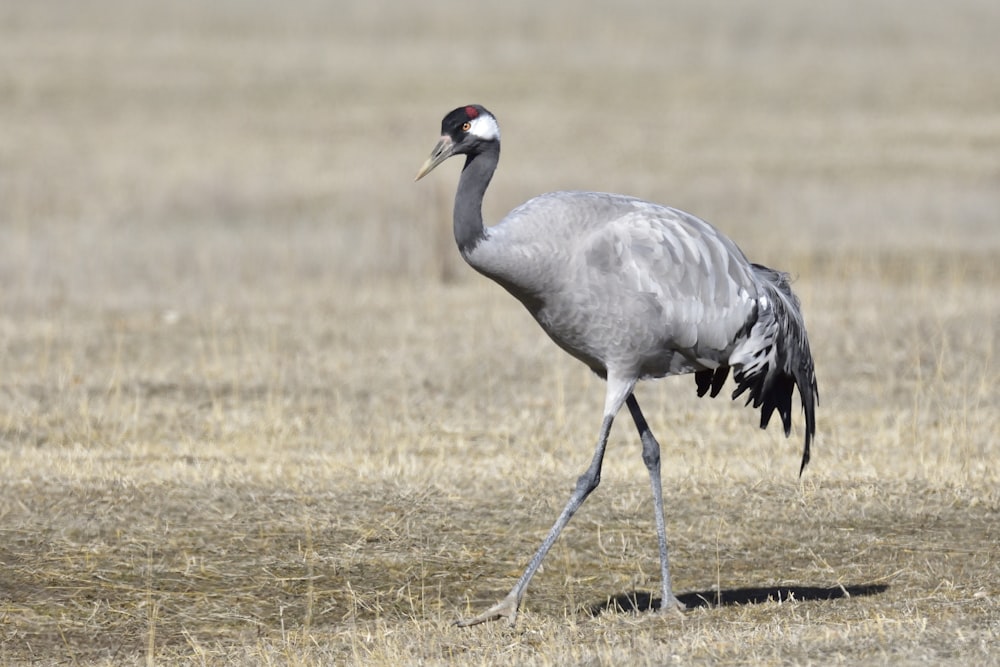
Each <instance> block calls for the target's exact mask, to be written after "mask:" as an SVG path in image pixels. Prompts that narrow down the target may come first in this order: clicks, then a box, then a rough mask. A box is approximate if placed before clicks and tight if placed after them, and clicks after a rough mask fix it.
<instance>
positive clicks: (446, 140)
mask: <svg viewBox="0 0 1000 667" xmlns="http://www.w3.org/2000/svg"><path fill="white" fill-rule="evenodd" d="M454 151H455V143H454V142H453V141H452V140H451V137H449V136H448V135H447V134H444V135H442V136H441V139H440V140H439V141H438V142H437V145H436V146H435V147H434V150H432V151H431V155H430V157H428V158H427V162H424V166H422V167H421V168H420V171H418V172H417V177H416V178H414V179H413V180H414V181H419V180H420V179H421V178H423V177H424V176H426V175H427V174H429V173H431V170H432V169H434V167H436V166H438V165H439V164H441V163H442V162H444V161H445V160H447V159H448V158H450V157H451V156H452V153H453V152H454Z"/></svg>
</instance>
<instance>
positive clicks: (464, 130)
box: [462, 121, 472, 132]
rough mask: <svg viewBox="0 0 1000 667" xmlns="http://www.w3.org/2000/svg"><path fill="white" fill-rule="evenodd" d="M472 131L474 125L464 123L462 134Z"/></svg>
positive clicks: (467, 122)
mask: <svg viewBox="0 0 1000 667" xmlns="http://www.w3.org/2000/svg"><path fill="white" fill-rule="evenodd" d="M471 129H472V123H470V122H469V121H465V122H464V123H462V132H468V131H469V130H471Z"/></svg>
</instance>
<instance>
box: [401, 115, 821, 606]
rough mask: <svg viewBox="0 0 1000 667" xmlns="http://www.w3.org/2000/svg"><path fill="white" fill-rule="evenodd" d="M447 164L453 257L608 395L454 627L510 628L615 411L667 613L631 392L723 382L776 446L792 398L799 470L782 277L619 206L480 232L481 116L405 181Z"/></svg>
mask: <svg viewBox="0 0 1000 667" xmlns="http://www.w3.org/2000/svg"><path fill="white" fill-rule="evenodd" d="M456 153H464V154H465V155H466V156H467V157H466V164H465V168H464V169H463V171H462V176H461V178H460V180H459V186H458V191H457V193H456V197H455V213H454V229H455V240H456V242H457V244H458V247H459V250H460V252H461V253H462V256H463V257H464V258H465V260H466V261H467V262H468V263H469V264H470V265H471V266H472V267H473V268H475V269H476V270H477V271H479V272H480V273H482V274H484V275H485V276H487V277H489V278H491V279H493V280H494V281H496V282H497V283H498V284H500V285H502V286H503V287H504V288H505V289H506V290H507V291H508V292H510V293H511V294H512V295H513V296H514V297H516V298H517V299H518V300H519V301H521V303H523V304H524V306H525V307H526V308H527V309H528V311H529V312H530V313H531V314H532V316H533V317H534V318H535V320H536V321H537V322H538V323H539V325H540V326H541V327H542V329H544V330H545V332H546V333H547V334H548V335H549V337H551V338H552V340H553V341H555V342H556V344H557V345H559V346H560V347H561V348H562V349H563V350H565V351H566V352H568V353H569V354H571V355H572V356H574V357H576V358H577V359H579V360H580V361H582V362H583V363H584V364H586V365H587V366H589V367H590V368H591V369H592V370H593V371H594V372H595V373H597V374H598V375H599V376H601V377H602V378H605V379H606V380H607V381H608V391H607V395H606V400H605V410H604V421H603V422H602V426H601V431H600V434H599V438H598V444H597V449H596V451H595V453H594V458H593V460H592V462H591V466H590V468H588V470H587V471H586V472H585V473H584V474H583V475H582V476H581V477H580V479H579V480H578V482H577V488H576V489H575V490H574V493H573V495H572V496H571V498H570V501H569V503H568V504H567V506H566V508H565V510H564V511H563V513H562V514H561V515H560V517H559V519H558V520H557V521H556V524H555V525H554V526H553V528H552V531H551V532H550V533H549V536H548V538H546V541H545V542H544V543H543V544H542V546H541V548H540V549H539V550H538V552H537V553H536V554H535V557H534V558H533V559H532V561H531V563H530V564H529V565H528V568H527V569H526V571H525V572H524V574H523V575H522V577H521V579H520V580H519V581H518V583H517V585H515V587H514V589H513V590H512V591H511V592H510V594H509V595H508V596H507V598H505V600H504V601H502V602H500V603H498V604H497V605H496V606H494V607H493V608H491V609H490V610H488V611H487V612H485V613H483V614H480V615H479V616H476V617H474V618H472V619H469V620H468V621H464V622H462V624H463V625H470V624H474V623H479V622H483V621H486V620H492V619H494V618H497V617H500V616H506V617H508V618H509V619H510V620H511V621H513V619H514V618H515V617H516V613H517V608H518V605H519V604H520V600H521V598H522V596H523V595H524V591H525V590H526V588H527V585H528V582H529V581H530V579H531V577H532V576H533V575H534V572H535V571H536V570H537V568H538V566H539V565H540V564H541V561H542V559H543V558H544V556H545V554H546V552H547V551H548V549H549V548H550V547H551V545H552V543H554V542H555V539H556V538H557V537H558V535H559V533H560V532H561V530H562V528H563V527H564V526H565V525H566V523H568V521H569V519H570V517H571V516H572V515H573V513H574V512H575V511H576V509H577V508H578V507H579V506H580V505H581V504H582V503H583V500H584V499H585V498H586V497H587V495H588V494H589V493H590V492H591V491H592V490H593V489H594V488H596V486H597V484H598V483H599V481H600V468H601V462H602V460H603V456H604V448H605V445H606V443H607V436H608V432H609V431H610V428H611V422H612V421H613V419H614V416H615V415H616V414H617V412H618V411H619V410H620V408H621V406H622V405H623V404H627V405H628V406H629V410H630V412H631V414H632V417H633V419H634V421H635V423H636V426H637V428H638V429H639V434H640V437H641V439H642V443H643V460H644V461H645V462H646V465H647V468H648V469H649V473H650V480H651V484H652V487H653V494H654V500H655V505H656V507H655V509H656V519H657V532H658V536H659V539H660V556H661V570H662V575H663V601H662V603H661V607H662V608H668V607H679V606H681V605H680V603H678V602H677V600H676V598H675V597H674V596H673V593H672V591H671V590H670V577H669V568H668V564H667V549H666V539H665V533H664V527H663V516H662V497H661V489H660V478H659V445H658V443H657V442H656V440H655V438H654V437H653V435H652V433H651V432H650V431H649V427H648V425H647V424H646V422H645V419H644V418H643V416H642V413H641V411H640V410H639V405H638V402H637V401H636V399H635V397H634V395H633V393H632V391H633V389H634V387H635V384H636V382H637V381H639V380H640V379H645V378H657V377H664V376H668V375H679V374H685V373H695V377H696V380H697V388H698V393H699V395H704V394H705V393H706V392H709V391H711V395H712V396H715V395H716V394H717V393H718V392H719V390H720V389H721V387H722V384H723V383H724V381H725V380H726V378H727V376H728V374H729V371H730V369H733V371H734V379H735V380H736V383H737V388H736V391H735V392H734V397H735V396H737V395H739V394H741V393H743V392H745V391H749V400H748V402H753V404H754V407H759V408H760V409H761V426H762V427H764V426H766V425H767V423H768V420H769V418H770V416H771V414H772V412H773V411H775V410H777V411H778V413H779V414H780V415H781V418H782V421H783V425H784V429H785V433H786V434H788V432H789V430H790V428H791V397H792V389H793V387H796V386H797V387H798V390H799V394H800V396H801V398H802V405H803V408H804V410H805V414H806V430H805V447H804V451H803V460H802V467H803V468H804V467H805V464H806V463H807V462H808V459H809V445H810V441H811V438H812V435H813V433H814V431H815V417H814V406H815V397H816V380H815V374H814V372H813V362H812V358H811V355H810V353H809V344H808V339H807V337H806V332H805V326H804V324H803V322H802V316H801V313H800V310H799V303H798V300H797V299H796V298H795V296H794V295H793V294H792V292H791V289H790V288H789V286H788V281H787V276H785V274H783V273H780V272H777V271H773V270H771V269H768V268H766V267H763V266H760V265H756V264H752V263H751V262H750V261H749V260H747V258H746V256H745V255H744V254H743V252H742V251H741V250H740V249H739V248H738V247H737V246H736V244H735V243H733V242H732V241H731V240H730V239H729V238H727V237H726V236H725V235H723V234H722V233H721V232H719V231H718V230H717V229H716V228H715V227H713V226H712V225H710V224H708V223H707V222H704V221H703V220H700V219H699V218H697V217H695V216H693V215H690V214H688V213H685V212H683V211H680V210H677V209H673V208H669V207H666V206H660V205H658V204H653V203H650V202H647V201H643V200H640V199H636V198H633V197H627V196H624V195H617V194H607V193H599V192H553V193H549V194H545V195H541V196H539V197H535V198H534V199H531V200H529V201H527V202H525V203H524V204H522V205H521V206H519V207H517V208H515V209H514V210H513V211H511V212H510V213H509V214H508V215H507V216H506V217H505V218H504V219H503V220H502V221H501V222H499V223H498V224H496V225H494V226H492V227H485V226H484V225H483V221H482V213H481V210H482V209H481V206H482V199H483V195H484V194H485V191H486V187H487V186H488V185H489V182H490V179H491V177H492V175H493V171H494V170H495V168H496V165H497V162H498V160H499V153H500V143H499V128H498V126H497V124H496V121H495V119H494V118H493V116H492V114H490V113H489V112H488V111H486V110H485V109H484V108H482V107H480V106H477V105H470V106H467V107H460V108H458V109H455V110H454V111H453V112H451V113H450V114H449V115H448V116H446V117H445V119H444V121H443V122H442V137H441V140H440V141H439V142H438V145H437V147H436V148H435V151H434V152H433V153H432V154H431V157H430V158H429V159H428V161H427V163H426V164H425V165H424V167H423V168H422V169H421V171H420V173H419V174H418V178H420V177H422V176H423V175H424V174H426V173H427V172H429V171H430V170H431V169H433V168H434V167H435V166H436V165H437V164H439V163H440V162H442V161H443V160H444V159H446V158H447V157H450V156H451V155H453V154H456Z"/></svg>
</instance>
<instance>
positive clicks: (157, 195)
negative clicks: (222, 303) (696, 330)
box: [0, 0, 1000, 311]
mask: <svg viewBox="0 0 1000 667" xmlns="http://www.w3.org/2000/svg"><path fill="white" fill-rule="evenodd" d="M998 33H1000V5H998V4H997V3H996V2H994V1H992V0H958V1H956V2H949V3H940V2H929V1H926V2H919V1H918V2H910V1H904V0H875V1H873V2H864V3H861V2H846V3H802V2H795V1H793V0H768V1H767V2H739V3H732V2H724V1H722V0H709V1H704V0H675V1H671V2H650V1H640V0H626V1H624V2H615V3H603V2H590V1H588V2H583V3H580V2H567V1H561V0H556V1H554V2H546V3H538V2H534V1H533V0H532V1H531V2H528V1H527V0H524V1H522V0H513V1H512V2H506V3H468V2H457V1H451V0H432V1H429V2H421V3H409V2H390V1H388V0H357V1H351V0H342V1H326V2H322V1H319V0H293V1H292V2H284V3H273V2H265V1H262V0H261V1H255V0H238V1H237V0H221V1H219V2H212V3H203V2H197V1H195V0H179V1H175V2H169V3H154V2H131V1H125V0H96V1H94V2H87V3H72V2H60V1H56V0H41V1H34V2H30V3H28V2H3V3H2V4H0V128H2V131H0V306H2V307H4V308H5V309H8V311H9V309H11V308H29V309H31V308H38V307H41V308H45V307H47V305H46V304H48V305H52V304H56V305H58V304H70V303H72V304H78V305H83V306H86V307H105V308H112V309H118V308H125V309H128V308H135V307H143V308H145V307H150V306H153V307H163V308H182V309H183V308H188V307H190V308H199V307H202V306H204V305H206V304H211V303H213V302H214V301H217V300H228V301H232V300H234V299H236V300H238V299H239V298H240V296H239V295H240V294H242V293H243V292H245V291H256V292H257V293H258V294H259V295H264V296H265V298H279V296H280V294H282V293H284V292H285V291H286V290H287V289H289V286H290V281H294V283H303V282H308V281H324V282H326V283H329V284H330V286H331V288H333V287H335V286H336V285H341V284H344V285H350V284H356V283H358V282H369V281H372V280H380V279H383V278H386V279H390V280H392V279H399V278H402V279H406V280H414V279H418V280H420V279H427V280H442V279H443V280H466V279H468V278H471V277H472V276H471V272H469V271H467V270H466V269H465V268H464V267H461V266H460V259H458V258H457V253H456V252H455V251H454V247H453V244H452V241H451V238H450V222H449V221H450V204H451V196H452V193H453V189H454V186H455V181H456V179H455V174H457V171H458V169H459V168H460V162H459V161H458V160H456V161H453V162H454V164H452V165H449V167H446V168H444V169H442V170H441V171H439V172H438V173H435V174H434V176H433V177H432V178H430V179H427V180H426V181H422V182H420V183H419V184H414V183H413V182H412V181H413V175H414V173H415V170H416V168H417V167H418V166H419V165H420V164H421V162H422V161H423V159H424V158H425V157H426V154H427V153H428V151H429V150H430V148H431V147H432V145H433V144H434V142H435V140H436V138H437V136H438V130H439V123H440V119H441V117H442V116H443V115H444V114H445V113H446V112H447V111H449V110H450V109H452V108H454V107H456V106H458V105H462V104H466V103H469V102H478V103H482V104H484V105H485V106H487V107H488V108H489V109H491V110H492V111H493V112H494V113H495V114H496V115H497V116H498V118H499V119H500V122H501V126H502V129H503V138H504V143H503V151H504V152H503V158H502V160H501V165H500V169H499V171H498V175H497V177H496V179H495V180H494V185H493V187H492V188H491V191H490V192H489V193H488V195H487V204H486V211H485V213H486V217H487V221H488V222H495V221H498V220H499V219H500V217H501V216H502V215H503V213H504V212H506V211H507V210H509V209H510V208H512V207H513V206H514V205H516V204H517V203H520V202H521V201H523V200H525V199H527V198H529V197H530V196H533V195H535V194H539V193H541V192H545V191H548V190H554V189H591V190H607V191H619V192H625V193H629V194H634V195H638V196H640V197H644V198H649V199H652V200H655V201H659V202H662V203H668V204H670V205H674V206H677V207H680V208H684V209H687V210H689V211H691V212H694V213H696V214H697V215H699V216H701V217H703V218H705V219H707V220H709V221H711V222H713V223H714V224H716V225H717V226H719V227H721V228H722V229H723V230H725V231H726V232H727V233H728V234H730V235H731V236H733V237H734V238H735V239H737V241H738V242H739V243H740V245H741V246H742V247H743V248H744V250H745V251H746V252H747V253H748V254H749V255H750V256H751V257H754V258H755V259H757V260H759V261H764V262H772V263H776V264H781V265H784V266H788V265H789V264H792V265H793V266H797V268H798V269H799V270H804V271H808V270H809V266H811V265H812V263H815V262H820V263H823V262H826V263H830V262H834V263H835V262H837V261H839V260H838V258H842V257H845V256H851V257H853V258H854V259H855V260H856V261H859V266H860V267H864V266H866V265H867V264H866V262H869V260H870V263H882V265H883V266H884V265H885V264H886V263H888V264H892V263H893V262H897V263H900V262H902V264H901V265H900V273H902V274H906V273H907V272H909V271H911V270H917V269H915V268H914V266H911V265H915V266H916V267H919V266H924V265H927V266H932V267H937V269H939V268H940V266H941V264H942V263H944V264H945V265H948V266H954V265H955V263H956V262H957V263H958V264H964V265H966V266H972V267H973V269H972V270H975V266H980V267H981V266H982V262H978V261H977V260H976V259H975V258H976V257H981V256H983V255H986V256H988V257H990V258H994V257H995V256H996V253H997V252H998V251H1000V231H998V229H1000V188H998V183H1000V69H998V67H997V63H1000V40H998V39H996V35H997V34H998ZM449 168H450V170H451V171H449ZM913 253H916V255H914V254H913ZM942 253H944V254H942ZM793 254H801V255H802V256H803V257H802V258H801V261H794V260H792V259H791V256H792V255H793ZM901 254H902V255H906V256H908V257H916V258H917V260H916V261H911V262H909V263H907V261H906V260H905V259H900V255H901ZM970 255H971V256H972V257H973V260H972V261H971V263H970V262H969V261H967V258H968V256H970ZM859 258H860V259H859ZM807 260H808V262H807ZM991 261H992V260H991ZM937 269H935V270H937ZM262 290H263V291H262Z"/></svg>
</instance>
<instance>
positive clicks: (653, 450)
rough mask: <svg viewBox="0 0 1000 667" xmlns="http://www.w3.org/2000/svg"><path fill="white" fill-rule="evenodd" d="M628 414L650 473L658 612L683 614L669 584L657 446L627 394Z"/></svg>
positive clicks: (658, 445) (633, 398)
mask: <svg viewBox="0 0 1000 667" xmlns="http://www.w3.org/2000/svg"><path fill="white" fill-rule="evenodd" d="M626 404H627V405H628V410H629V412H631V413H632V420H633V421H635V427H636V428H637V429H638V430H639V438H640V439H641V440H642V461H643V463H645V464H646V470H648V471H649V483H650V486H652V487H653V510H654V512H655V514H656V537H657V539H658V540H659V546H660V577H661V579H660V581H661V585H662V588H663V590H662V593H663V597H662V598H661V602H660V611H661V612H666V611H683V610H684V604H683V603H682V602H681V601H680V600H678V599H677V598H676V597H675V596H674V592H673V588H672V587H671V585H670V561H669V559H668V557H667V529H666V525H665V523H664V521H663V486H662V484H661V482H660V443H658V442H657V441H656V438H655V437H653V432H652V431H651V430H649V424H647V423H646V418H645V417H643V415H642V410H640V409H639V402H638V401H637V400H636V399H635V395H633V394H629V397H628V399H627V400H626Z"/></svg>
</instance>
